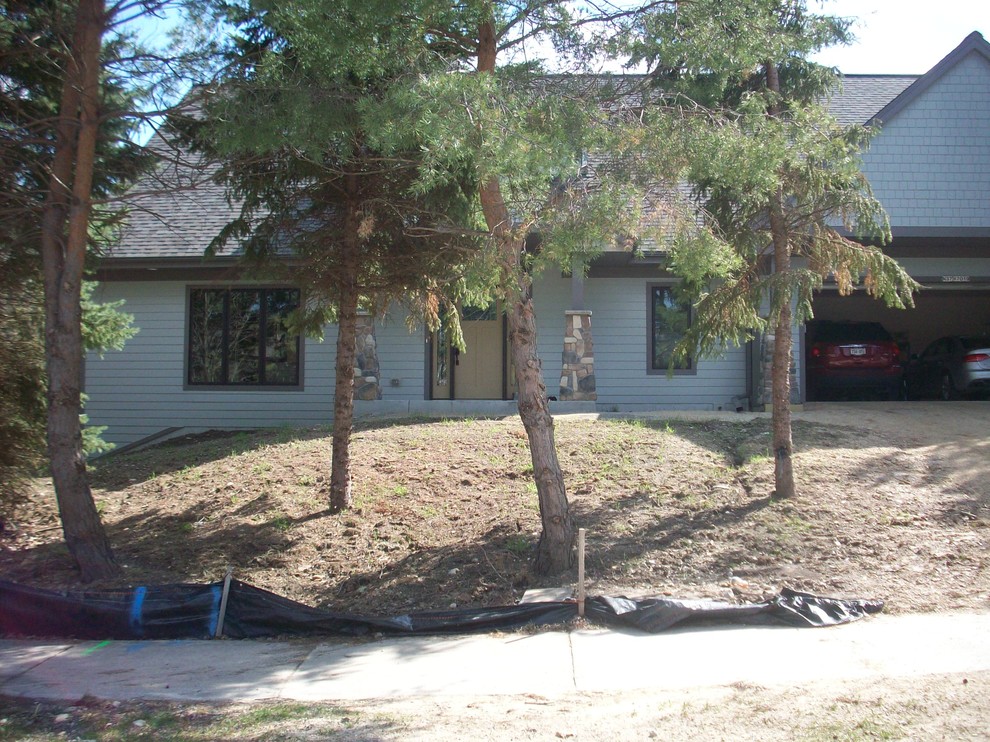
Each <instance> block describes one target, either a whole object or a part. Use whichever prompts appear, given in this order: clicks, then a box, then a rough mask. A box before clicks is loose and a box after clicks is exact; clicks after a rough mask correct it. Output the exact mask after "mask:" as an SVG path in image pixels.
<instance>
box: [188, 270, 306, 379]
mask: <svg viewBox="0 0 990 742" xmlns="http://www.w3.org/2000/svg"><path fill="white" fill-rule="evenodd" d="M298 306H299V290H298V289H288V288H243V289H211V288H194V289H190V290H189V343H188V354H189V355H188V363H187V372H186V373H187V382H188V383H189V384H190V385H209V386H298V385H299V336H298V335H293V334H291V333H290V332H289V328H288V324H287V320H288V317H289V313H290V312H292V311H293V310H295V309H296V308H298Z"/></svg>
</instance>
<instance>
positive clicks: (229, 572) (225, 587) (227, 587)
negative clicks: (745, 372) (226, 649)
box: [213, 567, 234, 639]
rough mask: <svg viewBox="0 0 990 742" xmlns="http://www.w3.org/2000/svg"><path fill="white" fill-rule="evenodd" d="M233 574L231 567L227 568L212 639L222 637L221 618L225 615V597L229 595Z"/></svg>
mask: <svg viewBox="0 0 990 742" xmlns="http://www.w3.org/2000/svg"><path fill="white" fill-rule="evenodd" d="M233 574H234V568H233V567H227V576H226V577H224V578H223V595H222V596H221V597H220V611H219V615H218V616H217V630H216V633H215V634H214V635H213V638H214V639H219V638H220V637H221V636H222V635H223V618H224V615H225V614H226V613H227V596H228V595H230V578H231V577H232V576H233Z"/></svg>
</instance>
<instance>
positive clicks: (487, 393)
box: [433, 303, 506, 399]
mask: <svg viewBox="0 0 990 742" xmlns="http://www.w3.org/2000/svg"><path fill="white" fill-rule="evenodd" d="M499 309H500V308H499V306H498V305H497V304H495V303H492V305H491V306H490V307H485V308H480V307H464V308H463V309H462V310H461V332H462V333H463V334H464V345H465V349H464V350H462V351H458V350H457V349H456V348H451V347H450V339H449V335H448V333H446V332H444V331H443V330H441V331H440V332H438V333H436V334H435V335H434V337H433V371H434V373H433V398H434V399H502V396H503V394H504V378H505V368H506V361H505V342H504V339H505V330H504V323H503V321H502V313H501V311H499ZM451 392H453V393H451Z"/></svg>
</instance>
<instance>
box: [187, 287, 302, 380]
mask: <svg viewBox="0 0 990 742" xmlns="http://www.w3.org/2000/svg"><path fill="white" fill-rule="evenodd" d="M196 291H214V292H223V323H224V328H223V338H224V341H223V346H224V347H223V349H222V350H221V352H222V353H223V356H224V358H223V359H222V361H221V364H222V368H223V374H222V375H223V376H224V377H226V375H227V372H228V363H229V360H230V359H229V356H228V348H227V341H228V334H229V326H230V298H231V297H230V295H231V293H232V292H237V291H244V292H248V291H253V292H258V293H259V299H260V310H259V313H258V356H257V358H258V376H259V381H257V382H216V381H208V382H194V381H191V380H190V374H191V373H192V366H193V364H192V352H193V342H192V330H193V306H192V301H193V294H194V292H196ZM273 291H293V292H295V293H296V298H297V300H298V303H297V306H301V305H302V301H303V297H302V292H301V291H300V290H299V288H298V287H296V286H289V285H277V284H259V285H249V284H248V285H232V286H217V285H216V284H199V285H196V284H191V285H187V286H186V306H185V320H186V322H185V325H186V326H185V332H184V333H183V345H184V347H183V368H182V380H183V384H182V386H183V389H184V390H188V391H209V390H217V391H246V392H281V391H303V389H304V384H303V369H304V367H305V364H304V348H305V343H304V342H303V337H302V335H297V336H296V338H295V342H296V353H295V355H296V374H295V376H296V378H295V381H292V382H289V383H266V382H263V381H261V380H262V379H264V375H265V364H266V351H267V342H266V340H267V338H266V335H265V333H266V332H267V318H268V314H267V313H268V306H267V305H268V302H267V295H268V292H273Z"/></svg>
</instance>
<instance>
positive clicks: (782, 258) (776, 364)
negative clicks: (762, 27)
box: [766, 62, 795, 497]
mask: <svg viewBox="0 0 990 742" xmlns="http://www.w3.org/2000/svg"><path fill="white" fill-rule="evenodd" d="M766 73H767V87H768V88H769V89H770V90H771V91H773V92H774V93H775V94H777V95H780V76H779V74H778V70H777V65H776V64H774V63H773V62H767V64H766ZM780 113H781V110H780V104H779V103H777V102H774V103H772V104H771V105H770V108H769V110H768V111H767V114H768V115H769V116H771V117H776V116H779V115H780ZM770 235H771V238H772V239H773V260H774V273H777V274H780V275H784V276H786V274H787V273H788V272H789V271H790V269H791V246H790V241H789V239H788V231H787V221H786V219H785V216H784V194H783V192H782V191H780V190H778V191H777V192H776V193H774V195H773V197H772V198H771V201H770ZM775 290H776V291H777V292H778V293H777V296H776V297H775V298H774V303H775V304H776V305H777V306H779V307H780V313H779V314H778V316H777V324H776V326H775V327H774V343H773V367H772V371H771V379H770V383H771V387H772V389H773V421H772V426H773V462H774V463H773V478H774V488H775V492H774V495H775V496H776V497H793V496H794V494H795V487H794V442H793V437H792V435H791V344H792V343H791V289H790V283H789V282H787V281H781V282H779V283H778V285H777V288H776V289H775Z"/></svg>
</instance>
